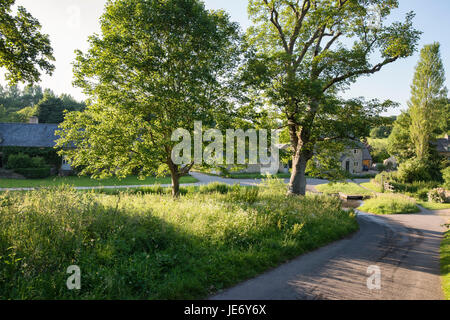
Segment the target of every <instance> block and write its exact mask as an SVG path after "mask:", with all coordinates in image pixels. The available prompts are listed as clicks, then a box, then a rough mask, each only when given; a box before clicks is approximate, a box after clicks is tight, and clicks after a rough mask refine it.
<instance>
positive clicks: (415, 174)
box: [397, 159, 432, 183]
mask: <svg viewBox="0 0 450 320" xmlns="http://www.w3.org/2000/svg"><path fill="white" fill-rule="evenodd" d="M397 178H398V180H399V181H400V182H405V183H411V182H414V181H430V180H432V176H431V174H430V168H429V166H428V165H427V164H426V163H424V162H423V161H420V160H418V159H410V160H407V161H405V162H403V163H402V164H400V166H399V168H398V172H397Z"/></svg>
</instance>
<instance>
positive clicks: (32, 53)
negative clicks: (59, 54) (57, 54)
mask: <svg viewBox="0 0 450 320" xmlns="http://www.w3.org/2000/svg"><path fill="white" fill-rule="evenodd" d="M14 3H15V0H3V1H2V2H1V3H0V16H1V20H0V67H3V68H6V70H7V71H8V73H7V74H6V80H7V81H9V82H10V83H11V84H15V83H17V82H19V81H24V82H38V81H39V79H40V71H39V70H38V69H40V70H42V71H44V72H46V73H47V74H52V72H53V70H54V69H55V67H54V66H53V65H52V64H51V61H54V57H53V50H52V48H51V46H50V40H49V37H48V35H45V34H42V33H41V32H40V30H41V25H40V24H39V21H38V20H36V19H35V18H34V17H33V16H32V15H31V14H29V13H28V12H27V11H26V9H25V8H24V7H22V6H19V7H18V8H17V12H16V14H15V15H14V14H12V8H11V7H12V6H13V5H14Z"/></svg>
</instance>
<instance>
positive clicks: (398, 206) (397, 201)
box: [359, 194, 420, 214]
mask: <svg viewBox="0 0 450 320" xmlns="http://www.w3.org/2000/svg"><path fill="white" fill-rule="evenodd" d="M359 210H361V211H364V212H370V213H373V214H401V213H416V212H420V209H419V208H418V207H417V205H416V202H415V201H414V200H413V199H411V198H409V197H406V196H402V195H396V194H384V195H379V196H376V197H375V198H372V199H369V200H367V201H365V202H364V204H363V205H362V206H361V207H359Z"/></svg>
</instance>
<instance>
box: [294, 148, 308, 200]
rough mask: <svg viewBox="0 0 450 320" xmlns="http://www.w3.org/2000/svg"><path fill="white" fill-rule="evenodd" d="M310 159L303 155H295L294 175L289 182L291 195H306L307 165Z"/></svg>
mask: <svg viewBox="0 0 450 320" xmlns="http://www.w3.org/2000/svg"><path fill="white" fill-rule="evenodd" d="M308 160H309V159H308V158H307V157H306V156H305V155H303V154H301V153H300V155H295V156H294V157H293V159H292V175H291V180H290V182H289V194H290V195H301V196H304V195H306V174H305V171H306V164H307V163H308Z"/></svg>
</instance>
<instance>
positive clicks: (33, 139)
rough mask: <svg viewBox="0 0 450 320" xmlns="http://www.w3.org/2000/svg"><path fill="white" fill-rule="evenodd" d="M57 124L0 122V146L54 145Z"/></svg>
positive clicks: (42, 146)
mask: <svg viewBox="0 0 450 320" xmlns="http://www.w3.org/2000/svg"><path fill="white" fill-rule="evenodd" d="M57 129H58V125H57V124H47V123H40V124H30V123H0V147H40V148H51V147H54V146H55V140H57V139H58V136H56V135H55V131H56V130H57Z"/></svg>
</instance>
